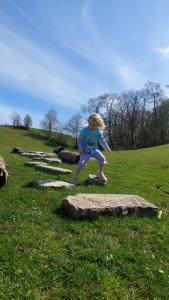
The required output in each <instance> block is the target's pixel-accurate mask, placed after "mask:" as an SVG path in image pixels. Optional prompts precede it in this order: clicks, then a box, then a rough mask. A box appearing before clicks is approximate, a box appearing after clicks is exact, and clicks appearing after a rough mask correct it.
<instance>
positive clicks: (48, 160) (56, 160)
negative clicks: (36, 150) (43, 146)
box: [43, 158, 62, 164]
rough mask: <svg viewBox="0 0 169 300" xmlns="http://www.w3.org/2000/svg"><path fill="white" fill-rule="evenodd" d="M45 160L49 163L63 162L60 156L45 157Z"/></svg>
mask: <svg viewBox="0 0 169 300" xmlns="http://www.w3.org/2000/svg"><path fill="white" fill-rule="evenodd" d="M43 160H44V161H45V162H47V163H49V164H61V162H62V161H61V159H59V158H43Z"/></svg>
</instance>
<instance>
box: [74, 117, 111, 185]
mask: <svg viewBox="0 0 169 300" xmlns="http://www.w3.org/2000/svg"><path fill="white" fill-rule="evenodd" d="M104 128H105V125H104V121H103V119H102V117H101V116H100V115H99V114H92V115H91V116H90V117H89V119H88V126H87V127H85V128H83V129H82V130H81V132H80V135H79V139H78V148H79V150H80V160H79V162H78V164H77V167H76V170H75V172H74V175H73V176H72V178H71V183H73V184H76V183H77V177H78V175H79V173H80V171H81V170H82V168H83V167H84V166H85V165H86V163H87V161H88V160H89V159H90V158H91V157H93V158H95V159H97V160H98V162H99V172H98V177H99V178H100V179H102V180H104V181H106V180H107V178H106V176H105V175H104V172H103V168H104V164H106V163H107V161H106V159H105V157H104V155H103V154H102V153H101V151H100V150H99V149H98V142H99V143H100V144H101V146H102V147H103V148H104V150H106V151H107V152H109V153H112V151H111V149H110V148H109V146H108V144H107V143H106V141H105V140H104V137H103V133H102V129H104Z"/></svg>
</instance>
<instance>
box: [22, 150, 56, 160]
mask: <svg viewBox="0 0 169 300" xmlns="http://www.w3.org/2000/svg"><path fill="white" fill-rule="evenodd" d="M21 155H22V156H28V157H32V158H34V159H38V158H42V159H43V158H54V157H56V154H54V153H45V152H40V151H28V152H22V153H21Z"/></svg>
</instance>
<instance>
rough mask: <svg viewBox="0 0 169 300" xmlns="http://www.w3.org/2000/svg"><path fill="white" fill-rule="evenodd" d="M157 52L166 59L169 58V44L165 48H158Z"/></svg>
mask: <svg viewBox="0 0 169 300" xmlns="http://www.w3.org/2000/svg"><path fill="white" fill-rule="evenodd" d="M155 52H157V53H159V54H160V56H162V57H163V58H165V59H168V58H169V46H168V47H164V48H157V49H155Z"/></svg>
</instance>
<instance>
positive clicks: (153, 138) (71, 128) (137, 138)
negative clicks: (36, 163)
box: [12, 81, 169, 149]
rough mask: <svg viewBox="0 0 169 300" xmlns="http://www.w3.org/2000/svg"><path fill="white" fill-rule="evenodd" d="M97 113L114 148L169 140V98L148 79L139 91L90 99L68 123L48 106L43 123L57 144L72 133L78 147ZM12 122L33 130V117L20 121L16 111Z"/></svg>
mask: <svg viewBox="0 0 169 300" xmlns="http://www.w3.org/2000/svg"><path fill="white" fill-rule="evenodd" d="M95 112H96V113H99V114H101V115H102V117H103V118H104V120H105V124H106V130H105V135H106V137H107V139H108V142H109V144H110V145H111V147H112V148H113V149H136V148H142V147H149V146H154V145H160V144H165V143H169V99H166V97H165V95H164V91H163V90H162V88H161V86H160V84H159V83H155V82H152V81H147V82H146V83H145V84H144V87H143V88H142V89H140V90H129V91H125V92H123V93H122V94H120V95H119V94H115V93H106V94H103V95H99V96H98V97H94V98H90V99H88V101H87V103H86V104H84V105H82V107H81V108H80V111H79V112H77V113H76V114H74V115H72V116H71V117H70V118H69V119H68V120H67V122H65V123H63V122H61V121H60V120H59V118H58V113H57V111H56V110H55V109H49V110H48V111H47V113H46V114H45V116H44V118H43V119H42V120H41V122H40V126H41V128H42V129H43V130H45V132H46V135H47V138H48V139H50V140H53V141H54V142H56V143H57V144H62V145H65V146H66V145H68V143H69V140H70V139H69V137H70V136H71V137H73V138H74V141H75V146H77V138H78V135H79V132H80V130H81V128H82V127H83V126H84V124H86V122H84V120H87V119H88V116H89V115H90V114H92V113H95ZM12 124H13V126H15V127H22V126H24V127H25V128H26V129H30V128H31V126H32V119H31V116H30V115H26V116H25V117H24V119H23V124H21V117H20V115H19V114H18V113H17V112H14V113H13V114H12ZM66 134H67V135H66Z"/></svg>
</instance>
